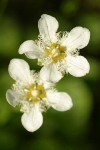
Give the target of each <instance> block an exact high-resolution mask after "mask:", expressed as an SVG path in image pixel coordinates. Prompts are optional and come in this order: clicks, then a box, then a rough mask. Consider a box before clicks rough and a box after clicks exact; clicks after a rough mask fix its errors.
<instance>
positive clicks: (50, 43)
mask: <svg viewBox="0 0 100 150" xmlns="http://www.w3.org/2000/svg"><path fill="white" fill-rule="evenodd" d="M38 28H39V33H40V34H39V37H38V40H36V41H33V40H28V41H25V42H24V43H22V44H21V46H20V48H19V54H23V53H25V55H26V56H27V57H28V58H31V59H36V58H37V59H38V65H41V66H43V68H42V70H43V72H44V71H45V72H46V74H45V76H50V74H52V76H50V80H51V81H53V82H57V81H59V80H60V79H61V78H62V77H63V75H64V74H65V73H68V72H69V73H70V74H71V75H73V76H76V77H81V76H84V75H85V74H87V73H88V72H89V70H90V66H89V63H88V61H87V60H86V59H85V58H84V57H83V56H79V50H80V49H82V48H84V47H85V46H87V44H88V42H89V39H90V32H89V30H88V29H86V28H83V27H75V28H73V29H72V30H71V31H70V32H69V33H68V32H63V33H61V32H59V33H56V32H57V29H58V22H57V20H56V19H55V18H54V17H52V16H49V15H46V14H43V15H42V16H41V18H40V19H39V21H38ZM51 72H53V73H51Z"/></svg>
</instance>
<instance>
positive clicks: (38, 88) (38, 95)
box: [24, 83, 46, 103]
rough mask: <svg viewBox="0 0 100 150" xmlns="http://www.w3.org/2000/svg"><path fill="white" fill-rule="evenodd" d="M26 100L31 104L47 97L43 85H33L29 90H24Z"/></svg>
mask: <svg viewBox="0 0 100 150" xmlns="http://www.w3.org/2000/svg"><path fill="white" fill-rule="evenodd" d="M24 92H25V95H24V96H25V99H26V100H28V101H30V102H33V103H35V102H38V101H41V100H42V99H43V98H45V97H46V94H45V90H44V87H43V84H37V83H35V84H31V85H29V86H28V88H26V89H24Z"/></svg>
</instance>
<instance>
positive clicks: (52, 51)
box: [45, 43, 66, 63]
mask: <svg viewBox="0 0 100 150" xmlns="http://www.w3.org/2000/svg"><path fill="white" fill-rule="evenodd" d="M45 55H46V56H47V57H50V58H51V59H52V61H53V62H54V63H56V62H57V61H60V60H62V59H64V58H65V57H66V54H65V47H64V46H61V45H59V44H57V43H52V44H51V45H50V46H49V47H47V48H46V49H45Z"/></svg>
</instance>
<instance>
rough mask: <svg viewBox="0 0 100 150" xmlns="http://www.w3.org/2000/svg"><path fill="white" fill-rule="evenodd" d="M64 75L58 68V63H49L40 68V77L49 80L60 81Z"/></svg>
mask: <svg viewBox="0 0 100 150" xmlns="http://www.w3.org/2000/svg"><path fill="white" fill-rule="evenodd" d="M62 77H63V75H62V73H61V72H60V71H58V70H57V68H56V65H54V64H52V63H51V64H49V65H46V66H44V67H43V68H42V69H41V70H40V78H41V79H42V80H43V81H47V82H58V81H59V80H60V79H61V78H62Z"/></svg>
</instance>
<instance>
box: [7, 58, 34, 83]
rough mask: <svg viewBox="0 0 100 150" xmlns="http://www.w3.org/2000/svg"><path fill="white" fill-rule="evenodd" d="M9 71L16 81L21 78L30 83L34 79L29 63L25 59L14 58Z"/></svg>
mask: <svg viewBox="0 0 100 150" xmlns="http://www.w3.org/2000/svg"><path fill="white" fill-rule="evenodd" d="M8 71H9V74H10V76H11V77H12V78H13V79H14V80H16V81H17V80H20V81H23V82H24V83H30V82H31V80H32V78H31V72H30V68H29V65H28V63H27V62H26V61H24V60H23V59H12V60H11V61H10V64H9V67H8Z"/></svg>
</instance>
